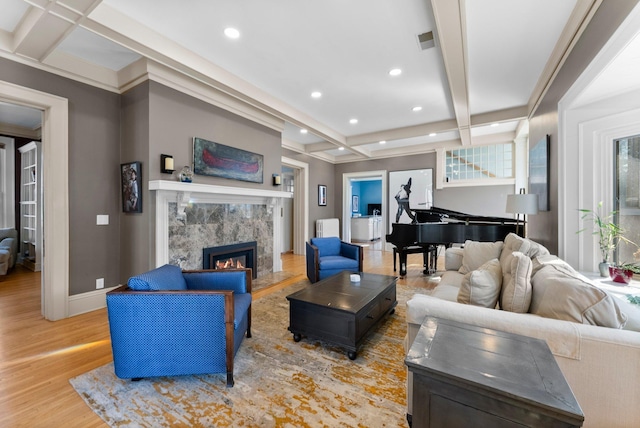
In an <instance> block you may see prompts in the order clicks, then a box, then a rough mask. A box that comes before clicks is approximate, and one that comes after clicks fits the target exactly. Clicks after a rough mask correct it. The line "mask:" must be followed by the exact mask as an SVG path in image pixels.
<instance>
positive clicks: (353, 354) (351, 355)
mask: <svg viewBox="0 0 640 428" xmlns="http://www.w3.org/2000/svg"><path fill="white" fill-rule="evenodd" d="M347 356H348V357H349V359H350V360H352V361H353V360H355V359H356V357H357V356H358V354H356V351H349V352H347Z"/></svg>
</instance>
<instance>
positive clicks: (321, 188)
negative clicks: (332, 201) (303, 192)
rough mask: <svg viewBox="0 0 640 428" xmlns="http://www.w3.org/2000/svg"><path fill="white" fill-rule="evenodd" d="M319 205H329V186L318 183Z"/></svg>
mask: <svg viewBox="0 0 640 428" xmlns="http://www.w3.org/2000/svg"><path fill="white" fill-rule="evenodd" d="M318 205H320V206H321V207H324V206H326V205H327V186H325V185H324V184H318Z"/></svg>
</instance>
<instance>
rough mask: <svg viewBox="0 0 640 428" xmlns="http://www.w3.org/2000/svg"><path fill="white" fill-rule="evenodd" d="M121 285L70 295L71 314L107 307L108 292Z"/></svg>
mask: <svg viewBox="0 0 640 428" xmlns="http://www.w3.org/2000/svg"><path fill="white" fill-rule="evenodd" d="M118 287H119V285H116V286H115V287H111V288H103V289H101V290H95V291H90V292H88V293H82V294H76V295H74V296H69V316H70V317H72V316H74V315H80V314H84V313H86V312H91V311H95V310H97V309H102V308H106V307H107V296H106V295H107V292H109V291H111V290H115V289H116V288H118Z"/></svg>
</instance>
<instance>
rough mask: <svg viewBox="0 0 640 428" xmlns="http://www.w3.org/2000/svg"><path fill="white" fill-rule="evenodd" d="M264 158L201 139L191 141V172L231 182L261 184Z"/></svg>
mask: <svg viewBox="0 0 640 428" xmlns="http://www.w3.org/2000/svg"><path fill="white" fill-rule="evenodd" d="M263 168H264V156H263V155H261V154H258V153H252V152H248V151H246V150H242V149H237V148H235V147H231V146H225V145H224V144H219V143H214V142H213V141H208V140H205V139H202V138H197V137H196V138H194V139H193V172H194V173H195V174H199V175H208V176H211V177H222V178H230V179H232V180H240V181H250V182H253V183H262V182H263Z"/></svg>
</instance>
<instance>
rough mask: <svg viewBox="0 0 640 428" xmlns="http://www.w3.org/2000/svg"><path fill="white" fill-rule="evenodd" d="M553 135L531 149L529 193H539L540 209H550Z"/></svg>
mask: <svg viewBox="0 0 640 428" xmlns="http://www.w3.org/2000/svg"><path fill="white" fill-rule="evenodd" d="M550 144H551V135H546V136H545V137H544V138H541V139H540V140H539V141H538V142H537V143H536V144H535V145H534V146H533V147H532V148H531V149H530V150H529V193H535V194H536V195H538V210H539V211H549V209H550V208H549V147H550Z"/></svg>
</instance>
